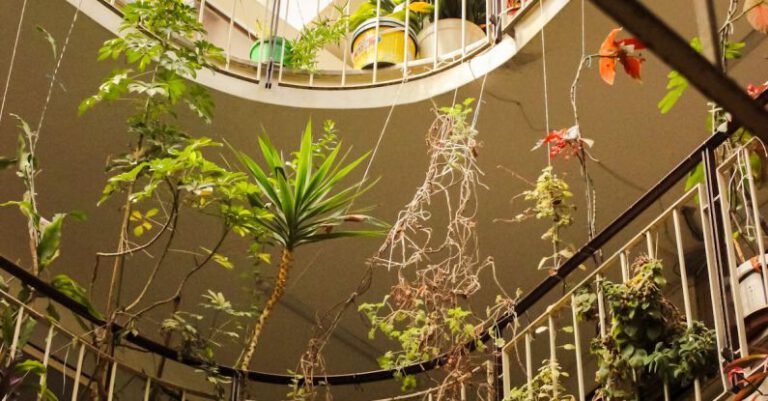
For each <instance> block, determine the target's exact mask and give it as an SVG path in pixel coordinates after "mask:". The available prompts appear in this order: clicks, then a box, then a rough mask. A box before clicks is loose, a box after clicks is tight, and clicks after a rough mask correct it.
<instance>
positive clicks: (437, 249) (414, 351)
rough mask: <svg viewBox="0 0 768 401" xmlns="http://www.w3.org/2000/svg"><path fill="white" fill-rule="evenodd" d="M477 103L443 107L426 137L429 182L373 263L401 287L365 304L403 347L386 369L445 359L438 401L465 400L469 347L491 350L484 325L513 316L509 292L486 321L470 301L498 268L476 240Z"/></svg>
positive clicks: (384, 362) (376, 324)
mask: <svg viewBox="0 0 768 401" xmlns="http://www.w3.org/2000/svg"><path fill="white" fill-rule="evenodd" d="M472 102H473V99H467V100H465V101H464V102H463V103H461V104H457V105H454V106H452V107H444V108H440V109H439V110H438V113H437V118H436V120H435V122H434V123H433V124H432V127H431V128H430V130H429V133H428V135H427V145H428V146H429V166H428V168H427V174H426V178H425V180H424V182H423V183H422V185H421V186H420V187H419V188H418V189H417V191H416V194H415V196H414V198H413V199H412V200H411V201H410V202H409V203H408V204H407V205H406V207H405V208H404V209H403V210H402V211H400V213H399V214H398V218H397V221H396V222H395V224H394V225H393V226H392V229H391V230H390V231H389V234H388V235H387V237H386V239H385V242H384V244H383V245H382V246H381V248H380V249H379V251H378V252H377V253H376V255H375V256H374V257H373V258H372V259H371V264H372V266H373V267H374V268H386V269H387V270H388V271H392V270H394V271H395V273H396V277H397V279H396V281H397V283H396V284H395V285H394V286H393V287H392V288H391V289H390V293H389V294H388V295H387V296H385V297H384V299H383V300H382V301H381V302H377V303H366V304H363V305H361V306H360V307H359V310H360V311H361V312H362V313H363V314H364V315H365V316H366V317H367V318H368V320H369V321H370V322H371V325H372V327H371V330H370V332H369V336H370V337H374V336H375V335H376V334H377V333H380V334H383V335H384V336H386V337H387V338H389V339H390V340H393V341H394V342H395V343H396V344H397V348H396V349H394V350H390V351H387V352H386V353H385V354H384V355H382V357H381V358H379V365H380V366H381V367H382V368H385V369H394V370H396V371H397V370H398V369H401V368H403V367H405V366H407V365H410V364H413V363H417V362H421V361H424V360H428V359H432V358H436V357H438V356H440V355H443V357H444V358H445V364H444V365H443V371H444V373H445V375H444V377H443V378H442V380H440V381H439V383H440V386H439V389H438V390H437V393H436V394H435V396H436V399H437V400H454V399H459V397H460V393H461V391H462V388H466V387H467V386H469V385H470V384H471V383H472V377H473V375H474V373H475V369H476V368H477V365H476V364H477V362H476V360H473V358H471V357H470V355H469V351H468V349H467V348H466V347H465V345H466V344H467V343H470V342H473V341H474V342H475V345H476V346H477V347H478V348H480V349H485V345H484V344H483V343H482V342H480V341H479V339H478V336H479V334H480V332H481V331H482V329H483V328H484V327H485V324H486V323H488V322H489V321H493V320H495V319H496V318H498V317H499V316H501V314H504V313H508V312H509V311H510V310H511V306H512V305H513V303H514V300H513V299H512V298H511V297H510V296H508V295H507V294H506V293H504V291H503V289H501V288H500V290H501V292H502V293H503V294H504V295H500V296H499V297H498V298H497V302H496V304H495V305H493V306H491V307H489V308H487V310H486V314H485V316H484V317H480V316H478V315H476V314H475V313H474V312H473V311H472V310H471V308H470V307H469V304H468V300H469V299H471V298H472V297H473V296H474V295H475V294H476V293H477V291H478V290H479V289H480V274H481V272H483V271H484V270H486V269H491V270H493V269H494V264H493V260H492V259H491V258H483V257H481V256H480V250H479V244H478V239H477V235H476V225H477V222H476V219H475V217H476V214H477V208H478V203H477V198H476V192H477V190H478V189H479V188H482V187H483V184H482V183H481V182H480V177H481V176H482V171H481V170H480V169H479V167H478V165H477V162H476V157H477V150H478V146H479V144H478V140H477V135H478V132H477V130H475V128H474V126H473V125H471V123H470V116H471V112H472V108H471V104H472ZM436 200H442V201H443V203H441V204H440V205H441V207H443V208H444V210H441V209H438V210H440V211H441V212H445V213H446V214H447V218H448V223H447V224H446V226H445V228H444V233H443V232H442V231H439V236H442V235H444V238H443V239H442V240H439V239H438V238H439V237H438V235H436V231H435V228H433V227H432V226H433V220H432V219H433V210H434V209H435V208H436V207H437V204H436V203H434V202H435V201H436ZM492 273H493V271H492ZM494 279H495V274H494ZM497 329H498V328H497ZM492 332H493V334H494V335H498V332H497V331H494V330H492ZM397 377H398V378H399V379H400V380H401V383H402V387H403V389H404V390H406V389H410V388H413V387H414V386H416V385H417V380H416V378H415V377H413V376H409V375H405V374H402V373H398V374H397ZM482 389H485V390H482ZM488 390H489V389H488V388H486V387H485V384H480V385H478V387H477V392H478V397H481V398H483V399H485V398H486V397H487V396H488V394H485V393H486V392H487V391H488Z"/></svg>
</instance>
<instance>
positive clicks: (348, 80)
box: [98, 0, 541, 89]
mask: <svg viewBox="0 0 768 401" xmlns="http://www.w3.org/2000/svg"><path fill="white" fill-rule="evenodd" d="M98 1H100V2H102V3H103V4H105V5H108V6H110V8H112V9H113V10H114V11H116V12H118V13H119V12H120V9H121V8H122V7H123V6H124V3H125V1H124V0H98ZM503 1H504V2H506V3H507V4H504V5H502V4H501V2H502V0H486V4H485V10H486V12H485V14H486V18H485V21H484V23H483V24H482V25H483V26H482V28H481V27H480V26H478V25H477V24H475V23H474V22H471V21H468V19H467V0H462V1H461V8H462V10H461V15H462V18H458V19H460V29H459V31H460V32H459V33H458V35H460V37H459V38H458V40H459V41H460V45H459V46H458V48H455V49H454V48H451V47H449V46H447V45H446V44H445V43H443V40H444V39H443V37H442V36H441V35H439V34H438V33H442V32H441V30H440V29H441V28H440V25H441V18H438V15H439V2H432V3H435V7H434V15H431V18H432V20H433V22H432V23H431V25H429V26H428V27H425V28H424V30H426V29H429V30H431V31H432V32H433V33H432V35H431V38H430V43H425V44H427V45H429V46H431V48H432V49H433V50H434V51H431V52H430V53H431V54H429V55H428V56H422V55H419V54H418V53H417V55H416V57H412V56H411V55H410V51H409V43H412V44H414V45H415V44H416V43H415V42H416V37H414V36H415V35H411V34H409V32H410V31H409V29H402V28H391V27H384V26H382V25H381V20H380V18H381V17H382V16H383V14H382V12H383V11H382V9H381V0H378V1H377V6H376V17H375V24H374V25H373V27H372V28H371V30H373V31H374V37H377V38H379V40H382V39H381V38H382V35H384V34H387V33H391V32H393V31H394V32H400V31H402V34H403V40H402V41H403V55H402V56H403V59H402V61H400V62H398V63H395V64H394V65H387V66H383V65H380V62H373V63H371V64H370V65H369V66H368V67H366V68H364V69H359V68H358V69H356V68H353V67H352V63H351V60H352V57H353V54H352V50H351V49H350V44H352V43H353V40H354V38H353V37H352V34H353V32H350V30H349V28H348V29H347V35H345V36H344V37H343V38H342V40H341V42H340V44H339V46H340V47H339V48H338V49H335V53H336V54H335V57H329V58H330V59H333V61H334V62H333V63H323V62H322V61H321V62H320V65H319V69H318V70H317V71H314V72H308V71H304V70H301V69H296V68H291V67H289V66H285V65H284V63H281V62H280V60H276V59H275V58H274V57H273V54H272V51H271V50H268V51H262V50H259V51H258V54H257V57H255V58H254V57H251V55H250V54H248V51H247V50H246V49H250V46H251V45H256V44H258V45H259V47H260V49H261V48H263V46H264V45H267V46H271V45H274V43H268V41H269V40H270V39H271V38H273V37H281V38H282V37H285V36H288V35H291V34H293V35H298V34H299V33H300V32H299V33H297V32H292V31H293V30H295V29H291V28H289V27H287V26H286V25H287V22H286V21H281V23H280V24H279V25H278V26H277V30H276V32H273V34H272V35H270V33H269V32H268V27H267V24H264V25H263V26H262V27H261V29H260V30H259V29H258V28H257V27H254V28H250V27H249V26H248V25H249V24H247V23H245V22H243V21H251V20H263V21H268V20H269V19H270V13H271V12H272V11H273V10H272V8H273V7H275V6H276V4H277V7H280V10H279V12H278V14H279V15H280V16H285V15H288V13H289V11H290V9H291V7H299V6H300V4H299V0H283V1H280V2H277V3H276V2H274V1H267V2H266V4H265V6H263V7H261V10H257V12H256V14H259V15H248V14H246V12H245V11H243V10H241V8H242V6H241V7H238V4H239V3H238V1H237V0H233V1H232V7H231V8H230V9H225V7H224V6H222V5H219V4H217V1H216V0H196V1H195V6H196V7H197V8H198V10H199V11H198V20H199V22H200V23H202V24H203V25H204V26H205V28H206V30H207V31H208V35H209V40H210V41H212V42H213V43H214V44H216V45H218V46H219V47H221V48H223V49H224V53H225V61H224V62H223V63H221V64H220V65H218V68H219V69H220V71H221V72H225V73H227V74H230V75H233V76H236V77H238V78H241V79H245V80H248V81H252V82H256V83H267V82H269V81H270V80H271V79H272V78H270V76H272V77H274V76H276V82H274V84H276V85H278V86H286V87H293V88H306V89H311V88H322V89H355V88H366V87H376V86H382V85H390V84H399V83H402V82H403V81H406V80H407V81H412V80H418V79H420V78H424V77H427V76H431V75H434V74H436V73H439V72H440V71H443V70H446V69H449V68H451V67H453V66H455V65H457V64H461V63H464V62H467V61H468V60H470V59H472V58H473V57H474V56H477V55H479V54H482V53H484V52H486V51H488V50H489V48H490V47H492V46H493V45H494V44H495V43H496V42H498V41H499V40H500V39H501V35H503V32H507V31H509V30H510V29H511V27H512V26H514V24H515V23H516V22H517V21H518V20H519V19H520V18H522V17H523V16H524V15H525V14H526V13H528V12H529V10H531V9H533V8H536V7H537V6H538V4H539V3H540V2H541V0H503ZM410 3H411V0H405V1H404V3H403V5H402V6H403V7H405V8H407V7H408V6H409V5H410ZM331 5H332V6H337V7H340V8H342V9H343V10H344V12H345V13H346V14H347V15H349V11H350V6H349V2H347V1H344V2H341V0H334V1H333V2H332V4H331ZM318 7H319V1H318ZM259 11H260V12H263V13H260V12H259ZM251 14H254V13H251ZM414 14H415V13H414V12H407V13H405V19H404V25H405V26H408V25H409V22H410V19H411V18H412V16H413V15H414ZM311 23H312V22H309V24H311ZM445 23H446V22H445V21H443V24H445ZM347 25H348V24H347ZM470 31H472V32H475V33H476V34H475V35H470ZM477 32H482V37H477ZM535 33H536V32H530V33H528V34H526V36H533V35H535ZM287 39H290V38H287ZM265 40H266V41H265ZM380 47H381V46H375V47H374V53H375V54H374V60H379V48H380ZM270 49H271V47H270ZM280 51H281V54H280V56H281V57H280V58H281V59H284V57H285V51H286V47H285V46H281V50H280ZM321 51H326V50H325V49H321ZM326 54H331V53H328V52H327V53H326ZM272 66H274V68H275V69H276V71H274V75H272V74H270V73H268V69H269V68H272ZM269 83H270V84H272V82H269Z"/></svg>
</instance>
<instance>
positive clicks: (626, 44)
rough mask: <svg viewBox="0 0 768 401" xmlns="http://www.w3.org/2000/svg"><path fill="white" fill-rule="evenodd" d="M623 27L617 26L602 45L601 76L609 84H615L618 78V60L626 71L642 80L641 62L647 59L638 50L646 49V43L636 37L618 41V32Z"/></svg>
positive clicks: (600, 54) (600, 53)
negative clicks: (615, 79)
mask: <svg viewBox="0 0 768 401" xmlns="http://www.w3.org/2000/svg"><path fill="white" fill-rule="evenodd" d="M620 30H621V28H616V29H614V30H612V31H611V33H609V34H608V36H607V37H606V38H605V40H604V41H603V44H602V45H600V52H599V53H598V54H599V56H600V76H601V77H602V78H603V81H605V82H606V83H608V85H613V81H614V78H616V60H618V61H619V63H621V65H622V66H623V67H624V71H626V73H627V74H628V75H629V76H630V77H632V78H634V79H636V80H638V81H639V80H640V64H641V63H642V62H643V61H645V59H644V58H642V57H640V55H639V54H638V53H636V51H638V50H643V49H645V45H644V44H643V43H642V42H640V41H639V40H637V39H635V38H629V39H622V40H620V41H618V42H617V41H616V34H618V33H619V31H620Z"/></svg>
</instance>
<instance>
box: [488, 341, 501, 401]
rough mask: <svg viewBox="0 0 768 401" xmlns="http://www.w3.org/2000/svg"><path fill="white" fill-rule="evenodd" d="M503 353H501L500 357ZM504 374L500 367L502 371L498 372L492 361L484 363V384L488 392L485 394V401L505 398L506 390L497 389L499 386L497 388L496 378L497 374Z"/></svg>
mask: <svg viewBox="0 0 768 401" xmlns="http://www.w3.org/2000/svg"><path fill="white" fill-rule="evenodd" d="M503 354H504V352H502V355H503ZM503 373H504V368H503V367H502V371H501V372H499V371H498V365H496V363H495V362H494V361H492V360H487V361H485V384H486V385H487V387H488V392H487V394H486V397H487V399H488V400H489V401H490V400H498V399H502V398H504V397H506V390H504V389H503V388H502V389H499V386H497V383H498V377H499V374H503ZM499 390H501V394H499Z"/></svg>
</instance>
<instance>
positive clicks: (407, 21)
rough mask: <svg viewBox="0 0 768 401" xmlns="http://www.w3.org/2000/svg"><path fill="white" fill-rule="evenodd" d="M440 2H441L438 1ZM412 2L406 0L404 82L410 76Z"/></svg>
mask: <svg viewBox="0 0 768 401" xmlns="http://www.w3.org/2000/svg"><path fill="white" fill-rule="evenodd" d="M438 1H439V0H438ZM410 4H411V0H405V29H403V81H405V78H406V77H407V76H408V39H409V38H410V36H409V35H408V34H409V33H410V29H409V28H410V23H411V10H410V9H409V8H408V7H409V6H410Z"/></svg>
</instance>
